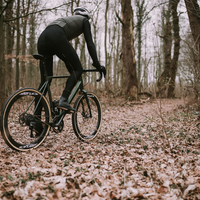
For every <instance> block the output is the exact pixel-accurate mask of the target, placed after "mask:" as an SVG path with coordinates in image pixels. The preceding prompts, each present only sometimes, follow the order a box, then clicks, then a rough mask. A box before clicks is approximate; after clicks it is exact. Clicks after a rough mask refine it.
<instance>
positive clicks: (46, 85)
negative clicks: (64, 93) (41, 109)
mask: <svg viewBox="0 0 200 200" xmlns="http://www.w3.org/2000/svg"><path fill="white" fill-rule="evenodd" d="M85 72H98V70H96V69H84V70H83V73H85ZM83 73H82V74H83ZM82 74H81V77H80V79H79V81H78V82H77V83H76V85H75V87H74V89H73V90H72V92H71V94H70V96H69V98H68V103H69V104H70V103H71V102H72V100H73V99H74V97H75V95H76V94H77V92H78V91H79V90H80V91H82V92H83V93H84V95H85V98H86V101H87V104H88V108H89V111H90V117H92V113H91V109H90V105H89V100H88V97H87V95H86V93H87V92H86V91H85V90H84V87H83V80H82ZM45 78H46V81H45V83H44V84H43V86H42V87H41V88H40V90H39V91H40V92H41V94H42V96H44V93H45V91H46V89H47V93H48V97H49V103H50V108H53V101H52V95H51V90H50V81H51V80H52V79H60V78H69V75H65V76H48V75H45ZM42 96H41V97H40V99H39V101H38V103H37V105H36V107H35V111H36V110H37V108H38V106H39V103H40V101H41V98H42ZM34 113H35V112H34ZM66 113H67V112H66V111H65V110H62V111H61V112H60V114H59V115H58V118H59V122H58V123H57V124H56V125H59V123H60V122H61V121H62V120H63V118H64V117H65V114H66ZM48 125H50V126H52V122H51V123H49V124H48Z"/></svg>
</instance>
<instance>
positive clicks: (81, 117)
mask: <svg viewBox="0 0 200 200" xmlns="http://www.w3.org/2000/svg"><path fill="white" fill-rule="evenodd" d="M86 95H87V98H86ZM74 108H75V109H76V110H77V112H76V113H74V114H72V124H73V129H74V132H75V134H76V136H77V137H78V138H79V139H80V140H82V141H91V140H93V139H94V138H95V137H96V136H97V134H98V132H99V129H100V125H101V117H102V116H101V104H100V101H99V99H98V97H97V96H96V95H95V94H94V93H92V92H87V93H86V94H82V95H80V96H79V97H78V98H77V100H76V102H75V104H74Z"/></svg>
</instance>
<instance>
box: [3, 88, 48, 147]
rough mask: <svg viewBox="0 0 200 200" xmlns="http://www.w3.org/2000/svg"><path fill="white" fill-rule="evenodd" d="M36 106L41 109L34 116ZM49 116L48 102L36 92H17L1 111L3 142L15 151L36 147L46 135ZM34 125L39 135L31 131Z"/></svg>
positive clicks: (24, 90) (30, 90)
mask: <svg viewBox="0 0 200 200" xmlns="http://www.w3.org/2000/svg"><path fill="white" fill-rule="evenodd" d="M38 102H39V103H38ZM37 104H38V105H40V108H41V109H40V115H39V116H38V115H36V114H35V113H36V108H37V107H38V106H37ZM50 115H51V112H50V108H49V104H48V101H47V99H46V98H45V97H44V96H42V94H41V93H40V92H39V91H38V90H35V89H33V88H22V89H19V90H17V91H16V92H14V93H13V94H12V95H11V96H10V97H9V98H8V100H7V102H6V103H5V105H4V107H3V110H2V120H1V133H2V136H3V139H4V141H5V142H6V144H7V145H8V146H9V147H11V148H12V149H14V150H17V151H27V150H29V149H32V148H36V147H38V146H39V145H40V144H41V143H42V142H43V141H44V140H45V138H46V136H47V134H48V131H49V126H48V123H49V120H50V119H51V118H50ZM34 124H37V125H38V126H39V127H41V129H40V133H39V134H36V133H35V132H34V131H33V126H34Z"/></svg>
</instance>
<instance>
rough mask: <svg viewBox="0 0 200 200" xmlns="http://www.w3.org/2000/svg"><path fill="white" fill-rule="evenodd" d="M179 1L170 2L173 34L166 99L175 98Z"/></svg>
mask: <svg viewBox="0 0 200 200" xmlns="http://www.w3.org/2000/svg"><path fill="white" fill-rule="evenodd" d="M179 1H180V0H170V8H171V11H172V17H173V32H174V37H173V39H174V55H173V59H172V61H171V71H170V82H169V88H168V95H167V97H168V98H173V97H175V91H174V90H175V79H176V72H177V68H178V58H179V50H180V35H179V31H180V28H179V17H178V12H177V7H178V3H179Z"/></svg>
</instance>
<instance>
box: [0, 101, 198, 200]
mask: <svg viewBox="0 0 200 200" xmlns="http://www.w3.org/2000/svg"><path fill="white" fill-rule="evenodd" d="M101 102H102V110H103V117H102V126H101V130H100V133H99V135H98V137H97V138H96V139H95V141H93V142H91V143H83V142H80V141H79V140H78V139H77V138H76V136H75V134H74V132H73V129H72V124H71V117H70V115H68V116H67V117H66V120H65V128H64V130H63V132H62V133H60V134H55V133H53V132H50V134H49V136H48V137H47V139H46V141H45V142H44V143H43V144H42V145H41V146H40V147H38V148H37V149H34V150H31V151H28V152H16V151H13V150H11V149H10V148H9V147H8V146H7V145H6V144H5V143H4V141H3V139H2V137H1V136H0V155H1V156H0V199H2V200H4V199H17V200H18V199H20V200H21V199H22V200H27V199H28V200H32V199H37V200H40V199H50V200H51V199H59V200H62V199H81V200H87V199H95V200H98V199H113V200H114V199H116V200H117V199H121V200H122V199H124V200H125V199H165V200H176V199H200V121H199V120H198V114H199V112H198V111H197V110H196V109H195V106H194V105H187V104H186V103H185V101H184V100H182V99H174V100H166V99H163V100H150V101H148V102H146V103H143V104H135V103H134V102H128V103H127V102H124V103H123V101H122V99H115V100H112V101H111V102H110V100H109V99H105V98H104V99H103V98H102V99H101Z"/></svg>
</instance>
